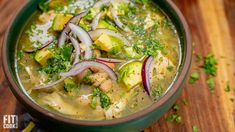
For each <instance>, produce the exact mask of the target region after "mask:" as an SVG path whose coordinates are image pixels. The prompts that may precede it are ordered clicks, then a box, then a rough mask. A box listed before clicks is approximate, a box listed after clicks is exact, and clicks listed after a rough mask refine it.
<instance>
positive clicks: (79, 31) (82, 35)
mask: <svg viewBox="0 0 235 132" xmlns="http://www.w3.org/2000/svg"><path fill="white" fill-rule="evenodd" d="M68 27H69V28H70V29H71V31H72V32H73V34H74V35H76V36H77V37H78V38H79V40H80V41H81V42H82V43H83V44H85V45H86V50H85V56H84V58H85V59H91V58H92V49H91V45H92V43H93V42H92V40H91V37H90V36H89V34H88V33H87V32H86V31H85V30H84V29H83V28H81V27H79V26H77V25H75V24H73V23H69V24H68Z"/></svg>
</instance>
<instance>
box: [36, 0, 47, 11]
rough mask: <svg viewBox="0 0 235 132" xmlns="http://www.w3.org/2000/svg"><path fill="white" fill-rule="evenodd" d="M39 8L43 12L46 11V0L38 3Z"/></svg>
mask: <svg viewBox="0 0 235 132" xmlns="http://www.w3.org/2000/svg"><path fill="white" fill-rule="evenodd" d="M38 7H39V9H40V10H42V11H43V12H47V11H48V10H49V3H48V2H47V0H42V1H41V2H40V3H39V5H38Z"/></svg>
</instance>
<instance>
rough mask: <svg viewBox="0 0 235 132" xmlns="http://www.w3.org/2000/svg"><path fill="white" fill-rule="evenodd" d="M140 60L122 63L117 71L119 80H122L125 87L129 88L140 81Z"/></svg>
mask: <svg viewBox="0 0 235 132" xmlns="http://www.w3.org/2000/svg"><path fill="white" fill-rule="evenodd" d="M141 69H142V63H141V62H137V61H135V62H130V63H128V64H126V65H124V66H123V67H122V68H121V70H120V72H119V75H120V76H119V81H120V82H122V83H123V84H124V85H125V86H126V87H127V89H128V90H129V89H131V88H133V87H134V86H136V85H137V84H139V83H141V81H142V78H141Z"/></svg>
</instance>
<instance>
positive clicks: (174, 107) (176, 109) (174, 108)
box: [173, 104, 180, 112]
mask: <svg viewBox="0 0 235 132" xmlns="http://www.w3.org/2000/svg"><path fill="white" fill-rule="evenodd" d="M173 110H174V111H176V112H178V111H179V110H180V106H179V105H177V104H175V105H174V106H173Z"/></svg>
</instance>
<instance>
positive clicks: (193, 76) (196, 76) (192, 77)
mask: <svg viewBox="0 0 235 132" xmlns="http://www.w3.org/2000/svg"><path fill="white" fill-rule="evenodd" d="M198 79H199V74H198V72H193V73H192V74H191V75H190V79H189V83H190V84H193V83H195V82H196V81H197V80H198Z"/></svg>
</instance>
